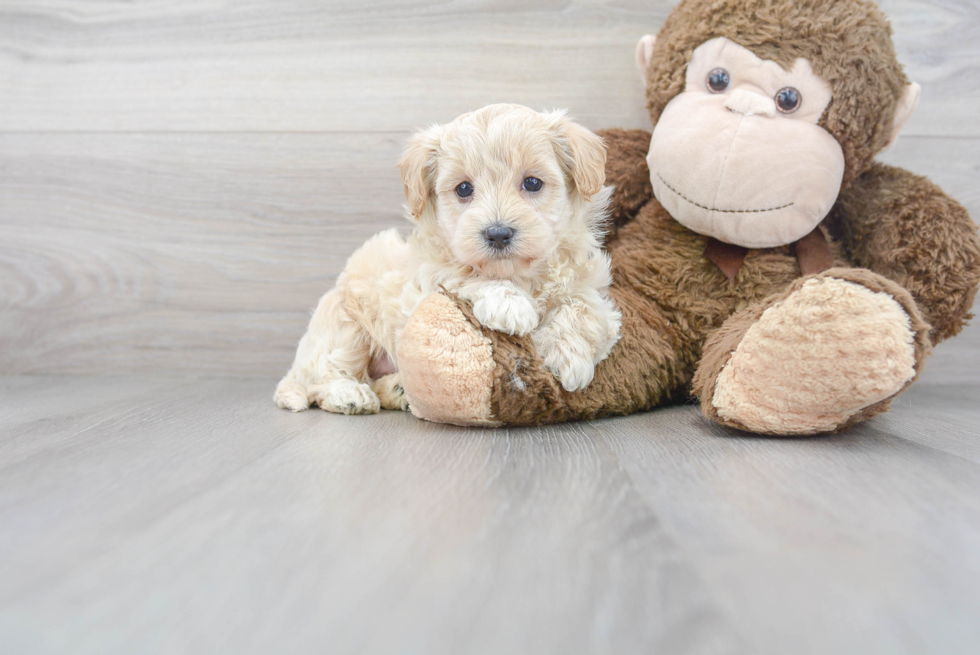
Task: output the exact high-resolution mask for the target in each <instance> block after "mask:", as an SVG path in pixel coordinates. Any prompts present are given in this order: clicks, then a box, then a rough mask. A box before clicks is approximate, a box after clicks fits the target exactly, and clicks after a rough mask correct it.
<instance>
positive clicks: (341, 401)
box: [309, 380, 381, 414]
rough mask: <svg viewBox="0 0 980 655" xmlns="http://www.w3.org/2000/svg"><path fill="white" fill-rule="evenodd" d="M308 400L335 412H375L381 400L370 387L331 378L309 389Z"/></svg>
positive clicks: (379, 406) (378, 408)
mask: <svg viewBox="0 0 980 655" xmlns="http://www.w3.org/2000/svg"><path fill="white" fill-rule="evenodd" d="M309 394H310V400H314V401H316V404H317V405H319V406H320V409H323V410H326V411H328V412H334V413H335V414H377V413H378V412H379V411H381V401H380V400H378V396H377V394H375V393H374V392H373V391H371V387H369V386H368V385H366V384H361V383H360V382H355V381H354V380H332V381H330V382H327V383H324V384H318V385H315V386H312V387H310V389H309Z"/></svg>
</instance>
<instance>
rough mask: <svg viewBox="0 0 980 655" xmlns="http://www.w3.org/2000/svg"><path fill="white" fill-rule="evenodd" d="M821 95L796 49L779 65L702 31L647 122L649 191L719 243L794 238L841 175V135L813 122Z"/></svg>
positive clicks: (823, 208) (829, 197)
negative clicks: (679, 87)
mask: <svg viewBox="0 0 980 655" xmlns="http://www.w3.org/2000/svg"><path fill="white" fill-rule="evenodd" d="M642 46H643V43H642V42H641V47H642ZM638 54H640V52H639V51H638ZM830 101H831V91H830V87H829V86H828V85H827V84H826V83H825V82H824V81H823V80H821V79H820V78H819V77H817V75H815V74H814V72H813V70H812V69H811V67H810V64H809V63H808V62H807V61H806V60H805V59H797V60H796V63H795V65H794V66H793V68H792V69H791V70H788V71H787V70H785V69H783V68H782V67H781V66H780V65H779V64H777V63H775V62H772V61H764V60H762V59H760V58H759V57H757V56H756V55H755V54H753V53H752V52H751V51H749V50H747V49H746V48H744V47H742V46H740V45H738V44H737V43H734V42H733V41H730V40H728V39H726V38H716V39H711V40H710V41H706V42H705V43H703V44H702V45H701V46H699V47H698V48H697V49H696V50H695V51H694V54H693V56H692V58H691V61H690V63H689V65H688V68H687V75H686V87H685V89H684V92H683V93H681V94H679V95H678V96H677V97H675V98H674V99H673V100H671V101H670V103H669V104H668V105H667V107H666V109H665V110H664V111H663V114H662V115H661V116H660V119H659V120H658V121H657V125H656V128H655V129H654V131H653V139H652V141H651V143H650V153H649V155H648V157H647V162H648V164H649V166H650V179H651V182H652V184H653V191H654V194H655V195H656V197H657V200H659V201H660V203H661V204H662V205H663V206H664V208H665V209H666V210H667V211H668V212H670V215H671V216H673V217H674V218H675V219H676V220H677V221H678V222H680V223H681V224H683V225H685V226H686V227H688V228H690V229H691V230H694V231H695V232H698V233H699V234H704V235H707V236H712V237H715V238H716V239H718V240H720V241H724V242H726V243H731V244H735V245H739V246H744V247H746V248H768V247H773V246H779V245H784V244H788V243H792V242H793V241H796V240H798V239H801V238H803V237H804V236H806V235H807V234H809V233H810V232H811V231H812V230H813V229H814V228H815V227H816V226H817V224H818V223H820V221H822V220H823V219H824V217H825V216H826V215H827V214H828V213H829V212H830V209H831V207H833V205H834V202H836V200H837V195H838V193H839V192H840V187H841V180H842V178H843V175H844V154H843V152H842V151H841V147H840V145H839V144H838V143H837V140H836V139H834V137H833V136H831V135H830V133H829V132H827V131H826V130H824V129H823V128H822V127H820V126H819V125H818V122H819V120H820V117H821V115H822V114H823V112H824V110H825V109H826V108H827V105H828V104H829V103H830Z"/></svg>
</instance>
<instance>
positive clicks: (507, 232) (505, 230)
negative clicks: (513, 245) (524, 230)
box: [483, 225, 514, 250]
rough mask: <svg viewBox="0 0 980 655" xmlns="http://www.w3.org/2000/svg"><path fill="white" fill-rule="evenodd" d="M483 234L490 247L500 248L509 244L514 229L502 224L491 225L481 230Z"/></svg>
mask: <svg viewBox="0 0 980 655" xmlns="http://www.w3.org/2000/svg"><path fill="white" fill-rule="evenodd" d="M483 236H484V237H485V238H486V240H487V244H488V245H489V246H490V247H491V248H496V249H497V250H502V249H504V248H506V247H507V246H508V245H509V244H510V240H511V238H513V236H514V230H513V229H511V228H509V227H504V226H503V225H492V226H490V227H488V228H487V229H486V230H485V231H484V232H483Z"/></svg>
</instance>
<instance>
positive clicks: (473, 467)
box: [0, 376, 980, 655]
mask: <svg viewBox="0 0 980 655" xmlns="http://www.w3.org/2000/svg"><path fill="white" fill-rule="evenodd" d="M978 391H980V389H978V387H977V385H973V386H971V387H962V386H941V385H929V384H924V385H918V386H917V387H915V388H914V389H913V390H912V391H910V392H909V393H908V394H907V395H906V396H904V397H903V400H902V402H900V403H898V406H897V407H896V408H895V409H894V411H892V412H891V413H890V414H887V415H884V416H882V417H879V418H877V419H875V420H873V421H871V422H869V423H867V424H864V425H862V426H859V427H858V428H856V429H854V430H851V431H850V432H848V433H847V434H844V435H838V436H831V437H819V438H812V439H762V438H753V437H748V436H745V435H741V434H737V433H734V432H730V431H728V430H725V429H722V428H719V427H716V426H712V425H709V424H707V423H706V422H705V421H704V420H703V419H702V418H701V417H700V416H699V414H698V413H697V411H696V410H695V409H694V408H693V407H674V408H666V409H663V410H660V411H656V412H652V413H648V414H643V415H638V416H632V417H627V418H623V419H613V420H605V421H601V422H597V423H581V424H572V425H560V426H552V427H546V428H539V429H515V430H476V429H461V428H455V427H450V426H443V425H435V424H430V423H425V422H421V421H417V420H415V419H413V418H412V417H411V416H409V415H406V414H401V413H395V412H384V413H382V414H380V415H377V416H369V417H343V416H337V415H328V414H326V413H323V412H318V411H311V412H306V413H304V414H298V415H297V414H290V413H288V412H285V411H282V410H279V409H278V408H276V407H275V406H274V405H273V404H272V403H271V401H270V400H269V393H270V387H269V385H268V384H267V383H266V382H262V381H257V380H253V381H249V380H245V381H242V380H236V381H228V380H225V381H216V380H210V381H207V380H205V381H193V380H185V379H165V378H157V379H144V378H134V377H119V378H53V377H33V376H20V377H7V378H0V398H2V401H0V580H2V584H0V644H2V645H3V647H2V649H0V650H2V651H3V652H4V653H66V652H71V653H175V652H181V653H216V652H236V653H252V652H256V653H257V652H281V653H298V652H330V653H484V652H485V653H672V654H675V653H752V654H760V653H773V654H780V655H783V654H785V653H845V652H846V653H890V654H894V653H922V652H929V653H969V652H975V648H976V644H977V643H980V622H978V621H977V620H976V619H977V608H978V607H980V446H978V443H980V442H978V440H977V429H976V426H977V424H978V423H980V407H978V406H977V404H976V403H975V402H969V400H970V399H974V400H975V399H976V397H977V395H978Z"/></svg>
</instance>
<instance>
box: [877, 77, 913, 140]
mask: <svg viewBox="0 0 980 655" xmlns="http://www.w3.org/2000/svg"><path fill="white" fill-rule="evenodd" d="M921 94H922V87H920V86H919V85H918V84H916V83H915V82H909V83H908V84H906V85H905V89H903V90H902V97H901V98H899V99H898V104H896V105H895V119H894V121H892V135H891V137H890V138H889V139H888V145H886V146H885V148H891V147H892V145H893V144H894V143H895V141H896V140H898V134H899V132H901V131H902V128H903V127H905V123H906V122H908V120H909V119H910V118H911V117H912V114H913V113H914V112H915V108H916V107H917V106H918V104H919V96H920V95H921Z"/></svg>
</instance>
